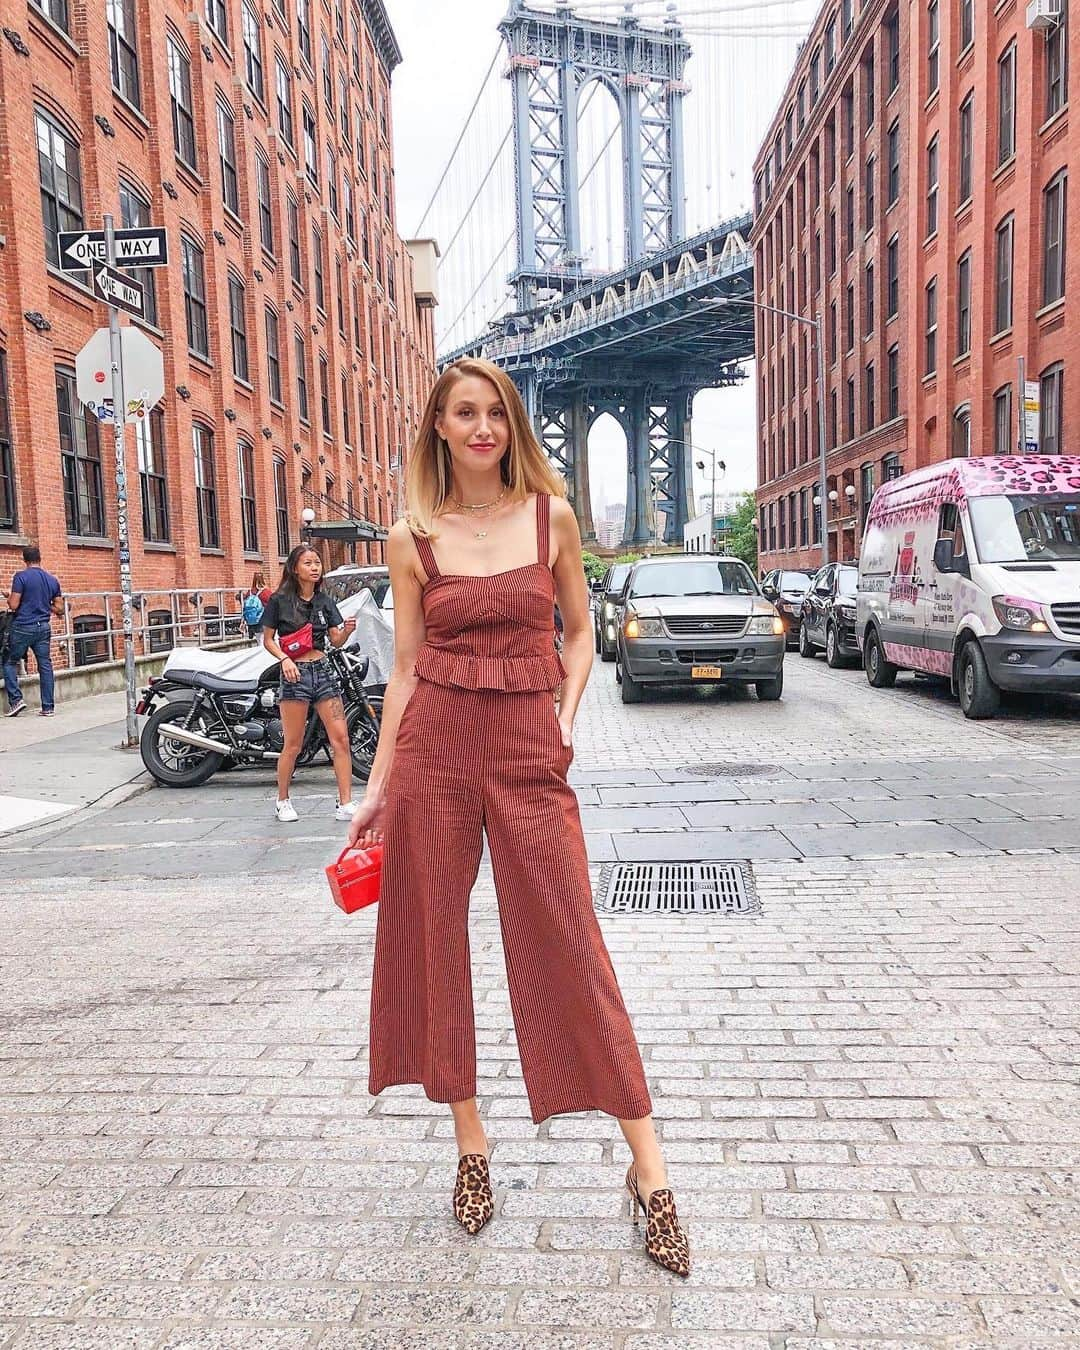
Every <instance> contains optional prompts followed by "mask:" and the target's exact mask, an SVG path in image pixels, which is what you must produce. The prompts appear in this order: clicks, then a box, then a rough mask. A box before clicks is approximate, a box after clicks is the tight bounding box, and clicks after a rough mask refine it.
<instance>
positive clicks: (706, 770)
mask: <svg viewBox="0 0 1080 1350" xmlns="http://www.w3.org/2000/svg"><path fill="white" fill-rule="evenodd" d="M683 772H684V773H688V774H692V775H693V776H694V777H695V778H771V777H783V776H784V774H785V773H786V770H784V769H782V768H781V767H780V765H779V764H687V765H685V766H684V768H683Z"/></svg>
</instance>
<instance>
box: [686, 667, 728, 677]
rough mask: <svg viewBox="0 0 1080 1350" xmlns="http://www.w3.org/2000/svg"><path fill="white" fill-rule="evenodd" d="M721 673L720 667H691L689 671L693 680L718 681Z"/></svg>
mask: <svg viewBox="0 0 1080 1350" xmlns="http://www.w3.org/2000/svg"><path fill="white" fill-rule="evenodd" d="M723 673H724V671H723V668H722V667H721V666H693V667H692V668H691V670H690V674H691V675H692V676H693V678H694V679H695V680H718V679H720V677H721V676H722V675H723Z"/></svg>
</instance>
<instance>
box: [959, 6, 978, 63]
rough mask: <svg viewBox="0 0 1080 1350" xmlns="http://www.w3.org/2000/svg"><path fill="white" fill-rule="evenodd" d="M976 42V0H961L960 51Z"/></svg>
mask: <svg viewBox="0 0 1080 1350" xmlns="http://www.w3.org/2000/svg"><path fill="white" fill-rule="evenodd" d="M974 41H975V0H960V50H961V51H962V52H963V51H966V50H967V49H968V47H970V46H971V44H972V43H973V42H974Z"/></svg>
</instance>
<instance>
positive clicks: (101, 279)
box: [94, 263, 145, 319]
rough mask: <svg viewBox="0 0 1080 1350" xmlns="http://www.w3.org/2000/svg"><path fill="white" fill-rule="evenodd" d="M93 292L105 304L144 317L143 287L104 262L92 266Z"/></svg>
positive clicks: (140, 317)
mask: <svg viewBox="0 0 1080 1350" xmlns="http://www.w3.org/2000/svg"><path fill="white" fill-rule="evenodd" d="M94 294H95V295H96V296H97V297H98V298H99V299H101V300H104V301H105V303H106V304H107V305H115V306H116V308H117V309H126V310H127V312H128V313H129V314H134V315H135V316H136V317H137V318H139V319H142V318H144V317H145V311H144V309H143V288H142V287H141V286H140V285H139V283H138V282H137V281H133V280H132V278H131V277H126V276H124V274H123V272H114V271H113V269H112V268H111V267H108V266H106V265H105V264H104V263H103V264H102V265H101V266H100V267H95V268H94Z"/></svg>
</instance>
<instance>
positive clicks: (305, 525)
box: [300, 506, 315, 544]
mask: <svg viewBox="0 0 1080 1350" xmlns="http://www.w3.org/2000/svg"><path fill="white" fill-rule="evenodd" d="M314 523H315V512H314V511H313V510H312V509H311V507H310V506H305V507H304V509H303V510H302V511H301V512H300V542H301V543H302V544H307V543H310V542H311V527H312V525H314Z"/></svg>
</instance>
